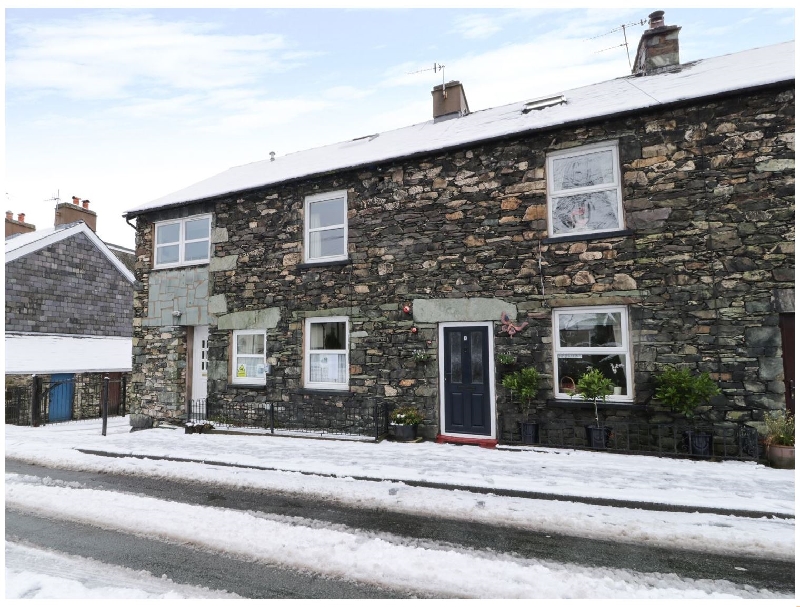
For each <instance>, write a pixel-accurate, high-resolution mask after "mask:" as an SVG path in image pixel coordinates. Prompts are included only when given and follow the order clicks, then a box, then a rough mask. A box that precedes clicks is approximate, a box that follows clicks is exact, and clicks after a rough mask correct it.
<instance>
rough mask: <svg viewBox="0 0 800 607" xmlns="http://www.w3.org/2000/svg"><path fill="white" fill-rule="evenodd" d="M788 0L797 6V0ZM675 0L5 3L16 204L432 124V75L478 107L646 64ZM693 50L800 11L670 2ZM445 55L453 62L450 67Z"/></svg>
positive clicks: (778, 26) (113, 193) (154, 193)
mask: <svg viewBox="0 0 800 607" xmlns="http://www.w3.org/2000/svg"><path fill="white" fill-rule="evenodd" d="M787 6H788V5H787ZM659 8H660V7H657V6H656V7H641V6H640V7H629V8H613V9H526V8H502V9H489V8H470V9H463V8H461V9H456V8H437V9H423V8H396V9H367V8H351V9H321V8H315V9H270V8H258V9H252V8H240V9H199V8H192V9H153V8H146V9H144V8H141V9H140V8H131V9H112V8H101V9H14V8H9V9H6V11H5V15H4V16H5V59H6V70H5V96H6V103H5V135H6V150H5V152H6V154H5V158H6V160H5V202H6V209H5V210H6V211H12V212H13V213H14V216H15V217H17V215H18V214H19V213H25V215H26V218H25V221H26V222H28V223H33V224H35V225H36V226H37V228H39V229H42V228H48V227H52V225H53V218H54V208H55V205H56V199H59V200H60V201H62V202H67V201H70V200H71V197H72V196H78V197H79V198H81V199H88V200H90V201H91V203H90V209H91V210H93V211H95V212H97V213H98V220H97V231H98V234H99V236H100V237H101V238H102V239H104V240H105V241H106V242H111V243H114V244H118V245H123V246H128V247H133V244H134V230H133V229H132V228H131V227H130V226H128V225H127V224H126V223H125V221H124V219H123V218H122V214H123V213H124V212H125V211H126V210H129V209H131V208H134V207H136V206H139V205H141V204H144V203H147V202H149V201H151V200H154V199H156V198H160V197H161V196H164V195H166V194H169V193H171V192H173V191H176V190H179V189H182V188H184V187H187V186H189V185H191V184H193V183H196V182H198V181H201V180H203V179H206V178H208V177H211V176H212V175H216V174H218V173H220V172H222V171H224V170H226V169H228V168H230V167H233V166H239V165H243V164H247V163H251V162H255V161H259V160H264V159H266V158H269V154H270V152H275V153H276V155H277V156H282V155H284V154H287V153H291V152H295V151H299V150H304V149H309V148H313V147H317V146H321V145H325V144H329V143H335V142H338V141H344V140H349V139H353V138H356V137H360V136H364V135H368V134H372V133H376V132H383V131H387V130H390V129H394V128H399V127H403V126H408V125H411V124H416V123H420V122H425V121H427V120H429V119H430V118H431V108H432V102H431V94H430V91H431V89H432V88H433V86H435V85H437V84H441V82H442V79H443V78H444V79H445V80H447V81H449V80H459V81H461V82H462V83H463V84H464V89H465V93H466V96H467V100H468V103H469V107H470V110H472V111H476V110H480V109H486V108H490V107H497V106H500V105H504V104H507V103H512V102H516V101H521V100H524V99H530V98H536V97H539V96H542V95H547V94H551V93H558V92H561V91H564V90H568V89H571V88H575V87H578V86H583V85H586V84H591V83H594V82H600V81H603V80H608V79H612V78H617V77H621V76H625V75H628V74H629V73H630V68H629V62H628V56H627V54H626V50H625V47H624V40H625V38H624V37H623V31H622V29H621V28H620V26H621V25H623V24H625V25H626V26H627V25H628V24H630V26H629V27H626V29H625V32H626V35H627V40H628V43H629V47H630V53H631V59H632V58H633V55H635V52H636V45H637V43H638V40H639V37H640V35H641V33H642V32H643V31H644V29H645V26H643V25H640V22H641V21H642V20H645V21H646V19H647V15H648V14H649V13H650V12H652V11H653V10H658V9H659ZM665 22H666V23H667V24H668V25H680V26H681V27H682V30H681V33H680V40H681V46H680V57H681V61H682V62H687V61H693V60H697V59H701V58H705V57H713V56H717V55H723V54H726V53H731V52H736V51H741V50H746V49H749V48H755V47H759V46H766V45H769V44H775V43H779V42H785V41H787V40H793V39H794V30H795V20H794V10H793V9H790V8H769V9H731V8H725V9H703V10H699V9H687V8H671V9H666V14H665ZM434 66H444V69H443V70H440V69H438V68H437V69H436V70H435V71H434Z"/></svg>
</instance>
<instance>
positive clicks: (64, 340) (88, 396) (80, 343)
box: [5, 198, 134, 422]
mask: <svg viewBox="0 0 800 607" xmlns="http://www.w3.org/2000/svg"><path fill="white" fill-rule="evenodd" d="M88 207H89V201H88V200H86V201H82V204H81V201H80V200H79V199H77V198H73V202H72V203H59V204H58V205H57V206H56V212H55V226H54V227H53V228H49V229H44V230H36V229H35V226H32V225H31V224H25V223H24V215H21V216H19V217H20V219H18V220H16V221H15V220H14V219H13V215H12V213H10V212H8V213H6V240H5V303H6V318H5V377H6V389H7V390H6V394H7V398H6V419H7V421H9V419H11V420H13V421H15V422H20V420H27V421H28V422H30V421H41V422H44V421H64V420H68V419H76V418H81V417H87V416H93V415H95V409H96V408H97V406H98V404H99V401H98V399H99V392H98V386H99V385H100V380H101V378H102V377H106V376H107V377H109V378H110V379H111V387H110V388H109V390H110V392H113V393H111V394H110V395H109V399H110V401H111V405H112V406H114V407H116V406H117V405H119V403H120V402H121V401H122V398H123V392H122V386H123V384H122V381H121V380H122V377H123V375H125V376H126V377H127V376H129V375H130V371H131V354H132V333H133V283H134V276H133V273H132V272H131V271H130V270H129V269H128V268H127V267H126V265H125V263H126V262H127V263H129V264H130V263H131V262H130V257H132V256H133V251H130V250H128V249H125V248H124V247H119V246H116V245H111V246H113V247H114V249H115V250H114V251H112V250H111V248H110V246H109V245H106V244H105V243H104V242H103V241H102V240H101V239H100V238H99V237H98V236H97V235H96V234H95V228H96V225H97V224H96V221H97V215H96V213H95V212H94V211H90V210H89V208H88ZM9 224H11V225H9ZM18 224H22V225H23V227H26V228H27V227H29V228H30V229H22V230H21V229H19V228H20V226H19V225H18ZM32 376H37V377H38V378H40V379H42V380H44V382H45V384H46V386H45V387H46V389H47V390H49V393H42V394H41V395H40V396H41V401H42V403H44V405H43V406H42V408H41V410H40V411H39V413H40V414H41V415H44V416H46V419H35V420H31V419H30V413H29V409H30V398H31V396H30V390H31V385H32V384H31V377H32ZM9 390H10V391H11V393H12V394H16V395H17V396H19V395H20V394H21V395H23V396H22V397H21V398H16V397H13V396H12V397H9ZM9 403H11V404H9ZM9 407H11V409H13V411H11V412H9ZM20 408H22V411H20Z"/></svg>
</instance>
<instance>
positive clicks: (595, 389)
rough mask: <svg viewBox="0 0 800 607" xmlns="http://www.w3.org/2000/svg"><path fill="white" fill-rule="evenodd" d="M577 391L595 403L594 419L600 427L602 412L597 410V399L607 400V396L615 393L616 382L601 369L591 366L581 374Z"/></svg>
mask: <svg viewBox="0 0 800 607" xmlns="http://www.w3.org/2000/svg"><path fill="white" fill-rule="evenodd" d="M575 393H576V394H577V395H578V396H580V397H581V398H584V399H586V400H590V401H592V404H593V405H594V420H595V422H597V427H598V428H599V427H600V412H599V411H598V410H597V401H598V400H602V401H603V402H605V400H606V396H609V395H610V394H614V382H613V381H611V380H610V379H608V378H607V377H606V376H605V375H603V373H602V372H601V371H600V369H594V368H589V369H588V370H587V371H586V373H584V374H583V375H581V376H580V378H579V379H578V383H577V384H576V385H575Z"/></svg>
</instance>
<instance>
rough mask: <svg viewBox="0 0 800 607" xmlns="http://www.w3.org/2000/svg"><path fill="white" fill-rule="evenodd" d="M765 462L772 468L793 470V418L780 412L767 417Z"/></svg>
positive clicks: (789, 414) (784, 412)
mask: <svg viewBox="0 0 800 607" xmlns="http://www.w3.org/2000/svg"><path fill="white" fill-rule="evenodd" d="M764 422H765V423H766V425H767V439H766V441H765V442H766V445H767V460H769V464H770V466H772V467H773V468H789V469H794V416H793V415H792V414H791V413H787V412H786V411H780V412H778V413H775V414H773V415H770V416H768V417H767V418H766V419H765V420H764Z"/></svg>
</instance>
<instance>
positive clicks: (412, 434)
mask: <svg viewBox="0 0 800 607" xmlns="http://www.w3.org/2000/svg"><path fill="white" fill-rule="evenodd" d="M389 435H390V436H391V437H392V438H394V440H396V441H413V440H417V425H416V424H414V425H413V426H411V425H407V424H391V425H390V426H389Z"/></svg>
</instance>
